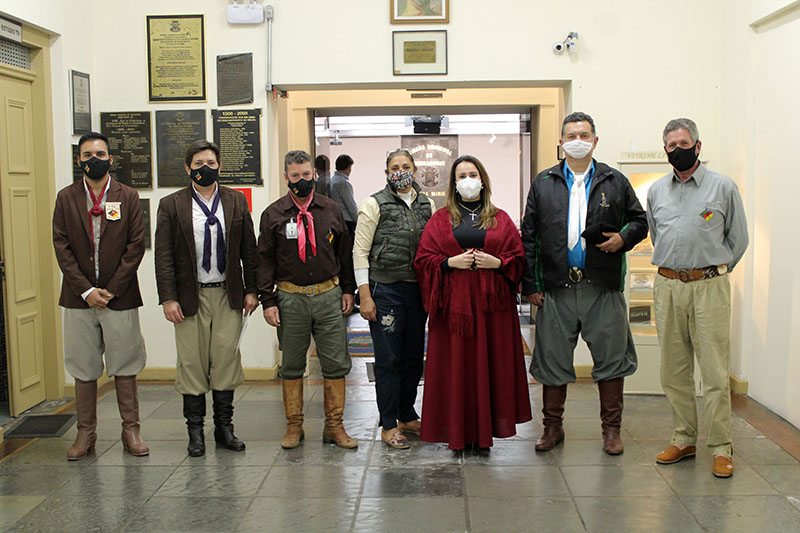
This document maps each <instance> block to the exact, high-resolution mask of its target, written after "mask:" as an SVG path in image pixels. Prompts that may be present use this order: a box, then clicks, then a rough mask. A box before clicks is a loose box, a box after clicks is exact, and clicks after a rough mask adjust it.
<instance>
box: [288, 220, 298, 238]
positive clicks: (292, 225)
mask: <svg viewBox="0 0 800 533" xmlns="http://www.w3.org/2000/svg"><path fill="white" fill-rule="evenodd" d="M286 238H287V239H297V222H295V221H294V219H293V218H292V219H289V222H287V223H286Z"/></svg>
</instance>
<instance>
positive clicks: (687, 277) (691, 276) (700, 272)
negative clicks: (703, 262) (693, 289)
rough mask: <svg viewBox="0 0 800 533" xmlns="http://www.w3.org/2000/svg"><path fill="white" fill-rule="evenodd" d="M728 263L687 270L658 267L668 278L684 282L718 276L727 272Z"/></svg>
mask: <svg viewBox="0 0 800 533" xmlns="http://www.w3.org/2000/svg"><path fill="white" fill-rule="evenodd" d="M727 272H728V265H719V266H717V265H712V266H708V267H705V268H690V269H687V270H672V269H671V268H665V267H658V273H659V275H661V276H664V277H665V278H667V279H678V280H681V281H682V282H684V283H689V282H690V281H697V280H700V279H709V278H716V277H717V276H722V275H723V274H727Z"/></svg>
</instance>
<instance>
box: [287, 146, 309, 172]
mask: <svg viewBox="0 0 800 533" xmlns="http://www.w3.org/2000/svg"><path fill="white" fill-rule="evenodd" d="M303 163H311V156H310V155H308V152H306V151H305V150H292V151H291V152H287V153H286V156H285V157H284V158H283V171H284V172H288V171H289V165H302V164H303Z"/></svg>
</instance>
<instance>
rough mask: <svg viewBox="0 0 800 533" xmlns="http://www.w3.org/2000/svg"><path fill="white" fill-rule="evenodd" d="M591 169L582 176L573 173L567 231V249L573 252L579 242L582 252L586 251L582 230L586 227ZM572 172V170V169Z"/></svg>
mask: <svg viewBox="0 0 800 533" xmlns="http://www.w3.org/2000/svg"><path fill="white" fill-rule="evenodd" d="M589 170H590V167H587V168H586V170H585V171H584V172H583V173H582V174H578V173H577V172H574V171H573V172H572V187H571V188H570V190H569V229H568V230H567V249H569V250H572V249H573V248H575V245H577V244H578V241H580V243H581V250H585V249H586V240H585V239H583V238H581V229H582V228H583V227H584V226H586V185H585V181H586V176H587V175H588V174H589ZM570 171H572V169H570Z"/></svg>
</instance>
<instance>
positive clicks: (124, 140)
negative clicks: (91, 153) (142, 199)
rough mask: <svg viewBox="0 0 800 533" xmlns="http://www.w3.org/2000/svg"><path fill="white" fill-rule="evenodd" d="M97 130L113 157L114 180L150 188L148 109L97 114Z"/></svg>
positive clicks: (150, 138)
mask: <svg viewBox="0 0 800 533" xmlns="http://www.w3.org/2000/svg"><path fill="white" fill-rule="evenodd" d="M100 131H101V132H103V135H105V136H106V137H108V153H109V154H111V155H112V156H113V157H114V163H113V164H112V165H111V175H112V176H114V179H116V180H117V181H119V182H120V183H124V184H125V185H128V186H129V187H133V188H134V189H152V188H153V144H152V140H153V139H152V133H151V129H150V112H149V111H133V112H127V113H118V112H114V113H100Z"/></svg>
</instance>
